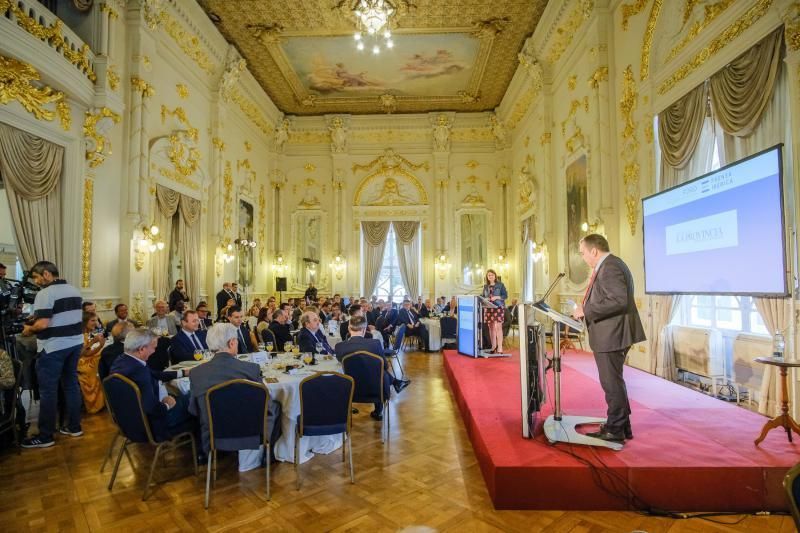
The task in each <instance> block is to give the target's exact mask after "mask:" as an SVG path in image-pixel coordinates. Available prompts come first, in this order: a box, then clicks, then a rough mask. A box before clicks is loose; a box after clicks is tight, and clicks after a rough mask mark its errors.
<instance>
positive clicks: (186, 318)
mask: <svg viewBox="0 0 800 533" xmlns="http://www.w3.org/2000/svg"><path fill="white" fill-rule="evenodd" d="M170 348H171V352H172V355H171V356H170V359H171V360H172V364H173V365H174V364H175V363H180V362H182V361H194V352H196V351H197V350H208V344H206V332H205V331H200V317H198V316H197V311H192V310H191V309H189V310H188V311H185V312H184V313H183V318H182V319H181V330H180V331H179V332H178V333H177V334H176V335H175V336H174V337H172V344H171V345H170Z"/></svg>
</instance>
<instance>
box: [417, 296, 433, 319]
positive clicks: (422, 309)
mask: <svg viewBox="0 0 800 533" xmlns="http://www.w3.org/2000/svg"><path fill="white" fill-rule="evenodd" d="M431 311H432V310H431V299H430V298H428V299H427V300H425V303H424V304H422V305H420V306H419V309H418V310H417V313H419V317H420V318H428V317H429V316H431Z"/></svg>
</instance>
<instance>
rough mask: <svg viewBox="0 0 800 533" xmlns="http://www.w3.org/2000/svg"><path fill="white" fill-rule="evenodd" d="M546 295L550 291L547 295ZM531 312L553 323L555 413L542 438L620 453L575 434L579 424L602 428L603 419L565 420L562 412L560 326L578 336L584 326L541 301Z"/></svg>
mask: <svg viewBox="0 0 800 533" xmlns="http://www.w3.org/2000/svg"><path fill="white" fill-rule="evenodd" d="M548 293H549V291H548ZM533 308H534V309H535V310H536V311H538V312H539V313H542V314H543V315H545V316H547V317H549V318H550V319H551V320H552V321H553V403H554V412H553V414H552V415H550V416H548V417H547V420H545V421H544V434H545V436H546V437H547V440H549V441H550V442H551V443H556V442H569V443H571V444H585V445H587V446H602V447H604V448H611V449H612V450H616V451H619V450H621V449H622V447H623V446H622V443H620V442H610V441H606V440H603V439H595V438H593V437H588V436H586V435H584V434H582V433H578V431H577V430H576V429H575V428H576V426H580V425H582V424H603V423H605V421H606V419H605V418H597V417H591V416H567V415H564V414H563V413H562V412H561V327H560V326H561V324H565V325H566V326H569V327H571V328H572V329H574V330H576V331H578V332H579V333H580V332H582V331H583V330H584V327H585V326H584V324H583V322H579V321H577V320H575V319H574V318H572V317H569V316H567V315H564V314H562V313H559V312H558V311H556V310H555V309H552V308H551V307H550V306H549V305H547V304H546V303H545V302H544V300H539V301H538V302H536V303H534V304H533Z"/></svg>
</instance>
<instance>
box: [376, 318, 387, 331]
mask: <svg viewBox="0 0 800 533" xmlns="http://www.w3.org/2000/svg"><path fill="white" fill-rule="evenodd" d="M385 327H386V318H385V317H383V316H379V317H378V318H376V319H375V329H377V330H378V331H381V330H383V328H385Z"/></svg>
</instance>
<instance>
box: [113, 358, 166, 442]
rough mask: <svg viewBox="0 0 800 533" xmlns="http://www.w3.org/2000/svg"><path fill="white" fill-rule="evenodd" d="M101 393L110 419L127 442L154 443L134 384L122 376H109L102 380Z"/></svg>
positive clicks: (136, 386)
mask: <svg viewBox="0 0 800 533" xmlns="http://www.w3.org/2000/svg"><path fill="white" fill-rule="evenodd" d="M103 392H105V395H106V403H107V404H108V410H109V411H110V412H111V418H112V419H113V420H114V423H115V424H117V427H118V428H119V430H120V431H121V432H122V434H123V435H125V437H126V438H127V439H128V440H130V441H132V442H149V443H151V444H155V443H156V442H155V439H153V432H152V430H151V429H150V422H149V421H148V420H147V415H146V414H145V412H144V407H142V393H141V391H140V390H139V386H138V385H136V383H134V382H133V381H131V380H130V379H128V378H126V377H125V376H123V375H122V374H111V375H110V376H108V377H107V378H106V379H104V380H103Z"/></svg>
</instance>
